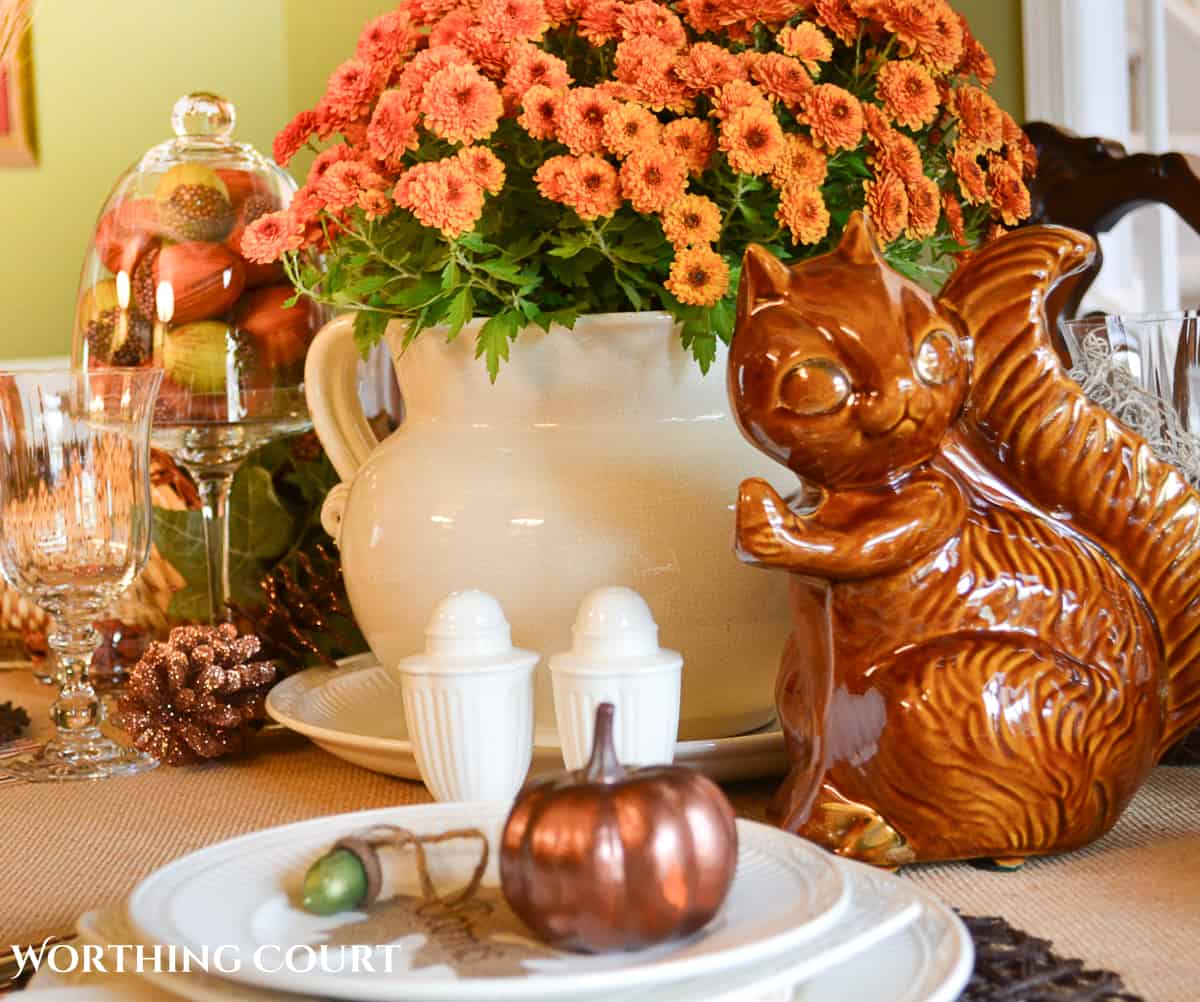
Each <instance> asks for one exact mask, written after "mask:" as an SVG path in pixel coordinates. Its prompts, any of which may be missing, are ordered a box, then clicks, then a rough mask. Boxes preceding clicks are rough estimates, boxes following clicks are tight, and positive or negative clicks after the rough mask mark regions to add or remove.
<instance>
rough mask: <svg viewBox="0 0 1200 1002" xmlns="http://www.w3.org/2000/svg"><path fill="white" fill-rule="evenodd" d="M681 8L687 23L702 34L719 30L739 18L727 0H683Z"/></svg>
mask: <svg viewBox="0 0 1200 1002" xmlns="http://www.w3.org/2000/svg"><path fill="white" fill-rule="evenodd" d="M679 9H680V10H681V11H683V16H684V18H685V19H686V20H687V23H688V24H690V25H691V26H692V27H693V28H695V29H696V31H698V32H700V33H701V34H707V33H708V32H711V31H718V30H720V29H721V28H723V27H725V26H727V25H729V24H732V23H733V22H734V21H736V20H737V16H736V14H734V13H732V12H730V10H729V4H728V2H727V0H681V2H680V4H679Z"/></svg>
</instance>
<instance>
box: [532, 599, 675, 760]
mask: <svg viewBox="0 0 1200 1002" xmlns="http://www.w3.org/2000/svg"><path fill="white" fill-rule="evenodd" d="M571 637H572V644H571V650H569V651H567V652H566V653H563V654H556V655H555V656H554V657H552V658H551V659H550V676H551V679H552V682H553V686H554V716H555V718H556V719H557V721H558V735H559V739H560V741H561V742H562V752H563V761H564V762H565V763H566V766H567V768H568V769H578V768H580V767H581V766H583V765H584V763H585V762H587V759H588V755H589V754H590V753H591V748H592V727H593V725H594V723H595V720H596V707H598V706H599V705H600V704H601V703H605V702H607V703H612V704H613V706H614V707H615V708H616V713H615V715H614V717H613V723H614V725H615V731H616V733H615V740H616V746H617V757H618V758H619V759H620V760H621V762H622V763H623V764H625V765H662V764H666V763H669V762H670V761H671V760H672V759H673V758H674V757H675V741H676V736H677V734H678V731H679V687H680V681H681V676H682V669H683V656H682V655H681V654H679V653H678V652H677V651H668V650H663V649H662V648H661V647H659V646H658V624H657V623H655V622H654V617H653V616H652V615H651V613H650V607H649V606H648V605H647V604H646V600H645V599H643V598H642V596H641V595H639V594H638V593H637V592H636V591H634V590H633V589H632V588H618V587H608V588H599V589H597V590H596V591H593V592H591V593H590V594H589V595H588V596H587V597H586V598H585V599H584V600H583V602H582V604H581V605H580V606H579V612H578V613H577V614H576V616H575V625H574V626H573V627H572V628H571Z"/></svg>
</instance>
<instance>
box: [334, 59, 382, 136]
mask: <svg viewBox="0 0 1200 1002" xmlns="http://www.w3.org/2000/svg"><path fill="white" fill-rule="evenodd" d="M382 87H383V82H382V77H381V76H380V74H379V73H378V72H376V69H375V67H374V66H373V65H372V64H371V63H368V62H367V61H366V60H365V59H347V60H346V62H344V63H342V65H341V66H339V67H338V68H337V69H336V70H334V71H333V73H332V75H331V76H330V77H329V84H328V86H327V87H326V88H325V96H324V97H323V98H321V105H320V109H319V111H318V113H319V114H321V115H322V117H323V119H324V122H323V130H328V131H327V132H326V134H328V133H329V132H338V131H341V127H342V126H343V125H345V124H346V123H347V122H351V121H353V120H354V119H357V118H362V117H364V116H365V115H366V114H367V113H368V112H370V110H371V103H372V102H373V101H374V100H375V98H376V97H377V96H378V95H379V92H380V90H381V89H382Z"/></svg>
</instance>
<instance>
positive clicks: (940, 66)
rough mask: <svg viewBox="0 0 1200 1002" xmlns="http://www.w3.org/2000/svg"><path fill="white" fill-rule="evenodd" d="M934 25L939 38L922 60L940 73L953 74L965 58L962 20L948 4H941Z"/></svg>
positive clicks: (923, 53) (923, 54) (924, 53)
mask: <svg viewBox="0 0 1200 1002" xmlns="http://www.w3.org/2000/svg"><path fill="white" fill-rule="evenodd" d="M933 23H934V31H935V33H936V36H937V38H936V41H935V42H934V43H933V45H931V46H929V48H927V49H926V50H925V51H924V52H922V53H921V59H922V61H923V62H925V63H928V64H929V65H930V66H931V67H933V69H935V70H937V72H939V73H952V72H953V71H954V68H955V67H956V66H958V65H959V64H960V63H961V62H962V58H963V28H962V26H963V22H962V19H961V18H960V17H959V15H958V14H956V13H955V12H954V11H953V10H951V9H950V7H949V5H948V4H946V3H941V4H939V5H938V6H937V13H936V15H935V16H934V22H933Z"/></svg>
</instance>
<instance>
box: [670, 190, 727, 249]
mask: <svg viewBox="0 0 1200 1002" xmlns="http://www.w3.org/2000/svg"><path fill="white" fill-rule="evenodd" d="M662 228H663V233H665V234H666V236H667V240H669V241H670V243H671V246H672V247H674V248H676V250H678V249H679V248H680V247H692V246H694V245H696V244H711V243H716V241H717V238H718V237H720V236H721V210H720V208H719V207H718V206H717V203H716V202H714V201H713V200H712V199H711V198H705V197H704V196H703V195H684V196H683V198H680V199H677V200H676V201H674V202H672V203H671V204H670V205H668V206H667V208H666V211H664V212H663V214H662Z"/></svg>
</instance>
